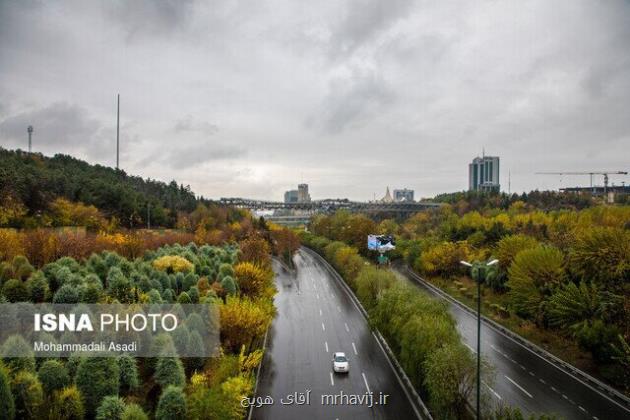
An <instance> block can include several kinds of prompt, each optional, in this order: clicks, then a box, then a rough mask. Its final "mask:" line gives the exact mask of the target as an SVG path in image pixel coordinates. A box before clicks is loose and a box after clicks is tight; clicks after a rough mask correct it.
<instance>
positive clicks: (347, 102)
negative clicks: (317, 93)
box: [306, 69, 394, 134]
mask: <svg viewBox="0 0 630 420" xmlns="http://www.w3.org/2000/svg"><path fill="white" fill-rule="evenodd" d="M393 98H394V94H393V92H392V91H391V89H390V88H389V87H388V86H387V84H386V82H385V81H384V80H383V78H382V76H381V75H379V74H377V73H376V72H374V71H370V70H359V69H354V70H352V71H351V73H350V74H347V75H345V76H340V77H336V78H334V79H332V80H330V81H329V83H328V94H327V96H326V98H325V99H324V101H323V103H322V106H321V107H320V108H318V109H317V115H313V116H311V117H309V118H308V119H307V120H306V124H307V126H315V127H316V128H318V129H319V130H321V131H322V132H324V133H326V134H339V133H341V132H342V131H344V130H345V129H347V128H351V127H353V128H355V127H357V126H358V125H361V123H362V122H365V121H367V120H369V119H370V118H371V117H373V116H375V115H376V114H378V112H379V110H380V109H382V107H384V106H385V105H387V104H388V103H391V102H392V100H393Z"/></svg>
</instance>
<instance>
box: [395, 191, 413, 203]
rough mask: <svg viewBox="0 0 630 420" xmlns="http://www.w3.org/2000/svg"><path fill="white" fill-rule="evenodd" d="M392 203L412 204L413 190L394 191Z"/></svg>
mask: <svg viewBox="0 0 630 420" xmlns="http://www.w3.org/2000/svg"><path fill="white" fill-rule="evenodd" d="M394 201H408V202H413V190H408V189H407V188H403V189H401V190H394Z"/></svg>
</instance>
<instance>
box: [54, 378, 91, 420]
mask: <svg viewBox="0 0 630 420" xmlns="http://www.w3.org/2000/svg"><path fill="white" fill-rule="evenodd" d="M54 395H55V396H54V403H53V407H52V410H51V413H52V416H51V417H52V419H51V420H83V418H84V416H85V409H84V406H83V399H82V398H81V393H80V392H79V390H78V389H77V387H76V386H71V387H69V388H64V389H63V390H61V391H60V392H57V393H55V394H54Z"/></svg>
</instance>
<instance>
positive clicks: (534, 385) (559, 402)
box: [403, 274, 630, 420]
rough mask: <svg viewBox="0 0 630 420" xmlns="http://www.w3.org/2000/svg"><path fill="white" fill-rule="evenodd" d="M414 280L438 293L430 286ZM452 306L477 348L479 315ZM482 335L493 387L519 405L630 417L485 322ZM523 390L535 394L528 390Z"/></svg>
mask: <svg viewBox="0 0 630 420" xmlns="http://www.w3.org/2000/svg"><path fill="white" fill-rule="evenodd" d="M403 276H404V274H403ZM405 277H406V276H405ZM410 281H412V282H413V284H415V285H416V286H419V287H422V288H423V289H424V290H426V291H428V292H429V293H431V294H432V295H434V296H437V295H435V293H434V292H433V291H432V290H431V289H430V288H427V287H425V286H424V285H422V284H421V283H418V282H416V281H413V280H410ZM440 299H441V297H440ZM449 307H450V308H451V312H452V313H453V315H454V316H455V319H456V320H457V326H458V330H459V331H460V333H461V335H462V337H463V338H464V341H465V344H467V345H468V346H469V347H470V348H471V349H475V348H476V345H477V318H476V317H475V316H474V315H473V314H470V313H469V312H467V311H465V310H464V309H462V308H461V307H459V306H458V305H455V304H452V303H450V302H449ZM481 338H482V354H484V355H485V356H487V357H488V360H489V361H490V362H491V363H492V364H493V365H495V367H496V368H497V378H496V379H497V381H496V383H495V387H493V388H494V389H495V391H496V392H497V393H498V394H499V395H500V396H501V397H502V398H503V399H504V400H506V402H508V403H509V404H514V405H518V406H519V407H523V408H525V409H526V410H529V411H531V412H554V413H557V414H559V415H561V416H563V417H564V418H567V419H574V418H575V419H581V418H584V419H593V420H597V419H607V418H615V419H616V418H629V416H630V412H628V410H626V409H625V408H623V407H621V406H619V405H618V404H616V403H615V402H614V401H611V400H609V399H608V398H606V397H604V396H603V395H601V394H600V393H599V392H597V391H594V390H592V389H591V388H590V387H588V386H587V385H585V384H583V383H582V382H580V381H579V380H578V379H576V378H575V377H573V376H572V375H569V374H567V373H566V372H564V371H562V370H560V369H558V368H556V367H555V366H554V365H552V364H550V363H549V362H547V361H546V360H545V359H543V358H541V357H540V356H538V355H536V354H535V353H533V352H531V351H529V350H528V349H526V348H525V347H523V346H521V345H520V344H518V343H516V342H514V341H513V340H511V339H510V338H508V337H507V336H505V335H503V334H501V333H499V332H498V331H496V330H494V329H493V328H491V327H490V326H488V324H487V323H485V322H482V327H481ZM506 376H507V377H506ZM508 378H509V379H508ZM510 379H511V380H512V381H513V382H512V381H510ZM514 382H515V383H516V384H514ZM519 386H520V387H521V388H522V389H520V388H519ZM523 389H524V390H526V391H527V393H529V394H530V395H532V397H529V396H528V395H527V394H526V393H524V392H523ZM532 391H533V392H532ZM502 392H503V394H502ZM504 394H506V395H510V398H505V397H504Z"/></svg>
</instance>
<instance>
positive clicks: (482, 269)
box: [460, 260, 499, 419]
mask: <svg viewBox="0 0 630 420" xmlns="http://www.w3.org/2000/svg"><path fill="white" fill-rule="evenodd" d="M498 262H499V260H492V261H489V262H487V263H485V264H483V263H480V262H478V261H475V262H474V263H472V264H471V263H469V262H467V261H460V264H462V265H464V266H466V267H469V268H470V274H471V277H472V278H473V280H474V281H476V282H477V419H481V402H480V401H481V283H482V282H483V281H484V280H485V279H486V269H487V267H490V266H493V265H495V264H496V263H498Z"/></svg>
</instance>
